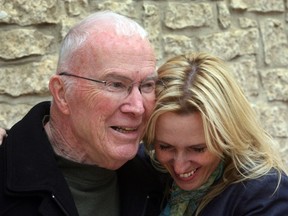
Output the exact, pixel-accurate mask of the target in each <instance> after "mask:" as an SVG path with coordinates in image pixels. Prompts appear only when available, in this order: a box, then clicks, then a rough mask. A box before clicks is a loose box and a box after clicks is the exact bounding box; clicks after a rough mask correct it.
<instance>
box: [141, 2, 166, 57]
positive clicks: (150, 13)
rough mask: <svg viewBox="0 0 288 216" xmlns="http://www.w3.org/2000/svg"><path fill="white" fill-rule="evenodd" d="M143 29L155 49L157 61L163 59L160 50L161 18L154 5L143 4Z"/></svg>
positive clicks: (157, 8)
mask: <svg viewBox="0 0 288 216" xmlns="http://www.w3.org/2000/svg"><path fill="white" fill-rule="evenodd" d="M143 9H144V16H143V27H144V29H146V31H147V32H148V33H149V39H150V41H151V43H152V45H153V47H154V49H155V53H156V58H157V60H159V59H161V58H162V57H163V55H162V50H161V38H162V35H161V32H160V29H161V17H160V13H159V12H160V11H159V7H158V6H157V5H156V4H150V3H143Z"/></svg>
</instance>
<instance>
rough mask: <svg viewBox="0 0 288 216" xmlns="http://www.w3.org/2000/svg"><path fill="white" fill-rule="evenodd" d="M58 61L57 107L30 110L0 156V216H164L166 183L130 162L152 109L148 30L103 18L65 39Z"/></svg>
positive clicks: (53, 89)
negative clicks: (134, 196)
mask: <svg viewBox="0 0 288 216" xmlns="http://www.w3.org/2000/svg"><path fill="white" fill-rule="evenodd" d="M59 56H60V57H59V62H58V67H57V72H56V74H55V75H54V76H52V77H51V79H50V83H49V89H50V92H51V94H52V98H53V99H52V102H51V104H50V102H42V103H40V104H38V105H36V106H35V107H33V108H32V110H31V111H30V112H29V113H28V114H27V115H26V116H25V117H24V118H23V119H22V120H21V121H19V122H18V123H17V124H15V125H14V126H13V127H12V128H11V129H10V130H9V133H8V136H7V137H6V138H5V139H4V142H3V145H1V147H0V173H1V175H0V215H9V216H10V215H29V216H30V215H49V216H51V215H53V216H54V215H87V216H89V215H109V216H110V215H111V216H113V215H120V212H121V215H157V214H158V213H159V207H158V206H159V203H160V202H161V195H162V193H161V191H162V190H163V188H161V187H162V186H161V185H162V184H161V179H158V178H156V177H153V176H154V173H152V172H153V171H151V175H150V173H145V174H143V173H141V171H140V170H137V169H136V167H137V166H135V164H137V163H138V162H137V161H138V160H141V158H140V157H145V156H144V155H143V154H141V152H140V154H139V155H138V156H137V157H136V158H135V159H133V160H131V159H132V158H134V157H135V155H136V153H137V151H138V148H139V143H140V140H141V137H142V135H143V133H144V129H145V125H146V122H147V120H148V118H149V116H150V114H151V112H152V109H153V106H154V101H155V94H154V89H155V84H156V78H157V77H156V72H155V67H156V63H155V57H154V52H153V49H152V47H151V45H150V43H149V41H148V39H147V34H146V32H145V30H144V29H143V28H142V27H140V26H139V25H138V24H137V23H136V22H134V21H132V20H130V19H128V18H126V17H123V16H121V15H118V14H115V13H112V12H98V13H95V14H92V15H90V16H89V17H87V18H86V19H84V20H83V21H81V22H80V23H79V24H78V25H76V26H75V27H73V28H72V29H71V30H70V31H69V32H68V34H67V36H66V37H65V39H64V41H63V43H62V46H61V51H60V55H59ZM129 160H131V161H129ZM127 161H129V162H128V163H127V164H126V165H125V166H123V165H124V164H125V163H126V162H127ZM146 165H147V166H149V164H148V163H147V164H146ZM121 166H123V168H121V169H120V170H118V171H117V172H116V171H115V170H116V169H119V168H120V167H121ZM134 167H135V169H133V168H134ZM131 173H133V174H134V173H135V175H137V178H135V181H139V182H134V183H133V179H132V178H131V176H133V174H132V175H131ZM126 174H127V175H129V176H130V177H129V178H130V179H126ZM152 174H153V175H152ZM141 175H143V178H142V177H141V178H139V177H140V176H141ZM144 176H147V178H145V177H144ZM126 180H127V181H126ZM140 181H142V182H140ZM131 182H132V184H133V186H131V185H130V183H131ZM158 183H159V185H158ZM154 185H155V187H154ZM130 186H131V187H130ZM136 186H138V187H139V188H140V189H137V187H136ZM134 189H135V193H136V192H137V193H139V200H133V201H131V200H130V199H129V194H130V193H131V191H133V190H134ZM119 191H120V192H119ZM133 202H134V204H135V205H133ZM147 202H148V204H147ZM129 203H130V204H132V205H133V207H132V208H129V205H128V204H129ZM149 203H150V204H149Z"/></svg>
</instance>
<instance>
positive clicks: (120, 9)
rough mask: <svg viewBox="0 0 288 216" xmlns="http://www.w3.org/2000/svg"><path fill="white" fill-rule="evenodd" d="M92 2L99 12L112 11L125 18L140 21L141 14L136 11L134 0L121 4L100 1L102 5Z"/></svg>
mask: <svg viewBox="0 0 288 216" xmlns="http://www.w3.org/2000/svg"><path fill="white" fill-rule="evenodd" d="M90 2H91V7H92V8H95V9H97V10H111V11H114V12H116V13H120V14H122V15H124V16H128V17H131V18H134V20H135V21H139V14H138V13H137V10H135V1H133V0H124V1H121V2H120V1H119V2H116V1H113V0H108V1H104V2H103V1H100V2H101V3H98V1H90ZM102 2H103V3H102Z"/></svg>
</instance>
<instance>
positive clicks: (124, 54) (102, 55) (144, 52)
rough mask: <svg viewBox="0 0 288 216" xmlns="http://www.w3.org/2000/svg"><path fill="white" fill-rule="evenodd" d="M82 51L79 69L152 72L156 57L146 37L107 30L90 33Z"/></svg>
mask: <svg viewBox="0 0 288 216" xmlns="http://www.w3.org/2000/svg"><path fill="white" fill-rule="evenodd" d="M82 52H83V53H82V54H81V55H79V57H80V58H81V59H82V62H81V65H82V66H81V69H82V70H83V69H84V68H83V67H86V70H89V69H90V70H91V69H92V70H97V71H101V70H103V71H108V72H109V70H111V71H112V70H117V71H119V70H120V71H121V70H123V72H124V71H127V72H129V71H131V72H133V71H135V72H136V71H137V72H138V73H144V74H148V73H149V72H150V73H154V72H155V68H156V58H155V55H154V50H153V48H152V46H151V44H150V42H149V41H148V40H147V39H143V38H141V37H140V36H129V37H128V36H119V35H115V34H111V33H109V32H106V33H105V32H103V33H100V34H99V33H98V34H97V35H94V36H93V35H91V36H90V37H89V38H88V41H87V43H86V46H85V48H84V49H83V51H82Z"/></svg>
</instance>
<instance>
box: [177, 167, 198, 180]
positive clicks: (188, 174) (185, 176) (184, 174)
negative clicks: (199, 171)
mask: <svg viewBox="0 0 288 216" xmlns="http://www.w3.org/2000/svg"><path fill="white" fill-rule="evenodd" d="M195 171H196V169H195V170H192V171H191V172H189V173H182V174H179V176H180V177H181V178H188V177H190V176H191V175H193V174H194V173H195Z"/></svg>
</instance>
